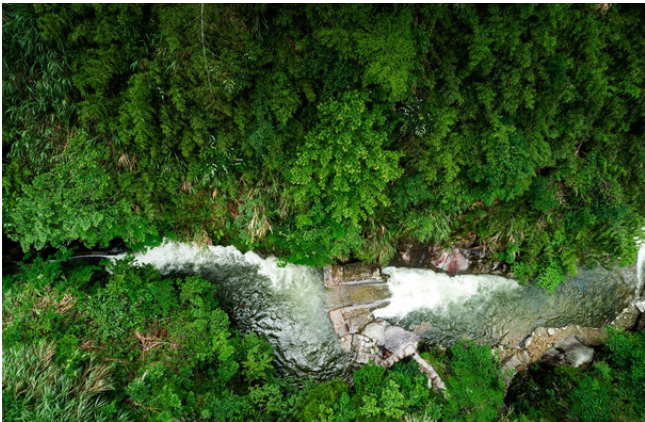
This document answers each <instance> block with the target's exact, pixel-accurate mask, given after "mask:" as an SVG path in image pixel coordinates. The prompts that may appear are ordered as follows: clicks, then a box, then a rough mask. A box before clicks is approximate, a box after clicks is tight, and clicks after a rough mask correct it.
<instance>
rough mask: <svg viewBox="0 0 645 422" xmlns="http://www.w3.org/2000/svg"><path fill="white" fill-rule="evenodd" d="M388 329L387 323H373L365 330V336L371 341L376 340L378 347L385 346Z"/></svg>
mask: <svg viewBox="0 0 645 422" xmlns="http://www.w3.org/2000/svg"><path fill="white" fill-rule="evenodd" d="M386 327H387V323H386V322H385V321H377V322H372V323H371V324H368V325H367V326H366V327H365V328H364V329H363V335H364V336H366V337H369V338H371V339H374V340H375V341H376V344H377V345H379V346H385V341H386V336H385V331H386Z"/></svg>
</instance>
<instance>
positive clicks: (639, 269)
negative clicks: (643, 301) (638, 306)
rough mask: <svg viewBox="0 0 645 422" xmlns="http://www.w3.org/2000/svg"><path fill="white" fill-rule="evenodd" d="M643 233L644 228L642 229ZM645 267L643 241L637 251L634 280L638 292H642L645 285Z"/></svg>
mask: <svg viewBox="0 0 645 422" xmlns="http://www.w3.org/2000/svg"><path fill="white" fill-rule="evenodd" d="M642 230H643V231H645V227H643V228H642ZM643 267H645V241H642V242H640V249H639V250H638V260H637V261H636V278H637V280H638V292H639V293H640V291H642V290H643V286H644V285H645V276H644V275H643V271H645V270H644V268H643Z"/></svg>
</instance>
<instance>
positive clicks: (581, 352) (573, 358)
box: [540, 336, 594, 368]
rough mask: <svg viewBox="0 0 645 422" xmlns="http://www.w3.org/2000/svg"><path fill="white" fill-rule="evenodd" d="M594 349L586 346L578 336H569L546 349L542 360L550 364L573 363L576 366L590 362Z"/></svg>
mask: <svg viewBox="0 0 645 422" xmlns="http://www.w3.org/2000/svg"><path fill="white" fill-rule="evenodd" d="M593 354H594V350H593V349H592V348H591V347H588V346H585V345H584V344H583V343H582V342H581V341H580V339H579V338H578V337H577V336H569V337H567V338H565V339H562V340H560V341H558V342H557V343H555V345H554V346H553V347H552V348H550V349H549V350H547V351H546V353H545V354H544V355H543V356H542V358H541V360H540V362H541V363H544V364H546V365H549V366H561V365H565V364H567V365H571V366H573V367H574V368H577V367H578V366H581V365H584V364H586V363H590V362H591V361H592V360H593Z"/></svg>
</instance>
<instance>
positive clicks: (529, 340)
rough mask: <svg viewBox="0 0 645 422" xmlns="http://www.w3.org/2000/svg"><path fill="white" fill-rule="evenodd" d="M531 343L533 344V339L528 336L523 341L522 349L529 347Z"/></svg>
mask: <svg viewBox="0 0 645 422" xmlns="http://www.w3.org/2000/svg"><path fill="white" fill-rule="evenodd" d="M531 343H533V337H532V336H528V337H527V338H526V340H524V347H529V346H530V345H531Z"/></svg>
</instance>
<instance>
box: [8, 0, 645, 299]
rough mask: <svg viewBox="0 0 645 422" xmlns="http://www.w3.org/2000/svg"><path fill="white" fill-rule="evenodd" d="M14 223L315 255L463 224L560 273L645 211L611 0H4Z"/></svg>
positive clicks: (626, 49)
mask: <svg viewBox="0 0 645 422" xmlns="http://www.w3.org/2000/svg"><path fill="white" fill-rule="evenodd" d="M3 19H4V25H3V35H2V36H3V87H2V89H3V107H2V108H3V111H2V112H3V121H4V124H3V169H4V170H3V203H4V206H3V217H4V218H3V229H4V230H5V232H6V233H7V234H8V235H9V236H10V237H11V238H13V239H15V240H17V241H20V242H21V243H22V245H23V247H24V248H29V247H34V248H36V249H38V248H42V247H43V246H44V245H45V244H51V245H65V244H69V243H70V242H75V241H81V242H83V243H85V244H87V245H88V246H92V245H96V244H106V243H108V242H109V241H110V240H112V239H115V238H120V239H124V240H126V241H127V242H129V243H130V244H132V245H141V244H145V243H146V242H150V241H151V240H153V239H156V238H159V237H160V236H162V235H164V234H167V233H169V232H173V233H177V234H179V235H180V236H182V237H183V238H184V239H190V240H197V241H199V242H202V243H209V242H210V243H223V244H233V245H236V246H238V247H240V248H243V249H249V248H254V249H263V250H265V251H267V252H272V253H276V254H279V255H281V256H282V257H284V258H285V259H286V260H289V261H292V262H298V263H306V264H311V265H323V264H326V263H330V262H333V261H335V260H339V259H350V258H357V259H362V260H365V261H372V262H381V263H386V262H387V261H388V260H389V259H390V258H391V257H392V254H393V253H394V251H395V249H396V245H397V243H398V242H400V241H404V240H410V239H411V240H414V241H419V242H424V243H434V244H439V243H441V244H444V245H447V244H449V243H450V242H451V241H454V240H455V239H459V238H464V237H470V238H474V239H475V240H476V241H477V242H478V243H480V244H482V245H485V246H486V247H487V248H488V249H489V250H491V251H493V252H494V253H495V254H496V256H497V258H499V259H502V260H505V261H507V262H508V263H510V264H512V269H513V272H514V273H515V274H516V275H518V276H519V277H520V278H521V279H523V280H528V279H538V280H539V282H540V283H541V284H542V285H543V286H545V287H546V288H549V289H552V288H555V286H557V284H558V283H559V282H560V281H562V280H563V279H564V277H565V276H566V275H567V274H572V273H574V272H575V268H576V266H577V265H579V264H587V265H595V264H596V263H598V262H615V261H620V262H621V263H624V264H627V263H630V262H633V261H634V259H635V255H636V249H635V245H634V241H633V239H634V237H636V236H642V234H641V232H640V228H641V227H642V226H644V225H645V211H644V210H645V206H644V205H645V189H643V186H645V166H644V165H645V142H643V139H644V133H643V131H644V125H643V122H644V121H645V105H644V104H645V102H644V100H643V98H644V96H645V92H644V90H643V86H644V77H645V75H644V70H643V69H645V44H644V43H643V39H645V33H644V32H645V30H644V28H645V24H644V22H645V17H644V11H643V8H641V7H638V6H630V5H618V4H616V5H612V6H611V7H609V9H602V8H596V6H594V5H582V4H574V5H571V4H558V5H546V4H545V5H465V4H464V5H402V4H401V5H371V4H361V5H343V6H337V5H261V4H255V5H242V4H239V5H227V4H204V5H200V4H192V5H191V4H181V5H176V4H156V5H148V4H129V5H128V4H96V5H90V4H74V5H62V4H60V5H45V4H41V5H28V4H21V5H12V4H7V5H3Z"/></svg>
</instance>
